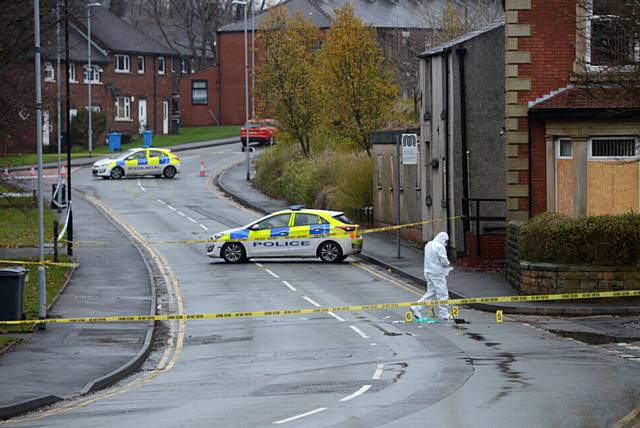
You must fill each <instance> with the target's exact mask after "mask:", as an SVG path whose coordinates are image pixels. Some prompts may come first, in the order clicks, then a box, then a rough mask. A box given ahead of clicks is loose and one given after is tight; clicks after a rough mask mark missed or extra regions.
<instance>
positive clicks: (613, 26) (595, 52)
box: [587, 0, 640, 66]
mask: <svg viewBox="0 0 640 428" xmlns="http://www.w3.org/2000/svg"><path fill="white" fill-rule="evenodd" d="M587 13H588V17H589V22H588V24H589V25H588V26H587V63H588V64H590V65H592V66H625V65H630V64H634V63H636V62H637V61H638V60H640V37H639V36H638V34H636V32H634V31H633V28H635V27H636V24H634V23H633V20H634V19H637V18H634V17H635V16H636V15H635V13H634V10H633V6H632V5H631V3H630V2H625V1H620V0H590V4H589V5H588V10H587Z"/></svg>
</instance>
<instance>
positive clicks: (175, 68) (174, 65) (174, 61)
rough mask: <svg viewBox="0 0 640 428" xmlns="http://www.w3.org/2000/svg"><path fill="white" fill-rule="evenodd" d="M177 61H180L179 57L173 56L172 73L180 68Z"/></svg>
mask: <svg viewBox="0 0 640 428" xmlns="http://www.w3.org/2000/svg"><path fill="white" fill-rule="evenodd" d="M177 61H178V59H177V58H176V57H175V56H173V57H171V72H172V73H175V72H176V70H177V69H178V68H177V67H176V62H177Z"/></svg>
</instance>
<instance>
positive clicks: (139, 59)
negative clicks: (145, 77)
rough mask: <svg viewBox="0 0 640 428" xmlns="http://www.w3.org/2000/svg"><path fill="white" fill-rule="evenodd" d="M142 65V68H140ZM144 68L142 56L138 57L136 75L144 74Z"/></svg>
mask: <svg viewBox="0 0 640 428" xmlns="http://www.w3.org/2000/svg"><path fill="white" fill-rule="evenodd" d="M140 65H142V68H140ZM145 68H146V64H145V58H144V55H138V74H144V72H145Z"/></svg>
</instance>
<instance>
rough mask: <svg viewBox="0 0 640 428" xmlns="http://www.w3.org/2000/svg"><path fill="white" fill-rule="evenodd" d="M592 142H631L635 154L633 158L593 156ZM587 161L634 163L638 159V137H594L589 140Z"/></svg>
mask: <svg viewBox="0 0 640 428" xmlns="http://www.w3.org/2000/svg"><path fill="white" fill-rule="evenodd" d="M594 140H633V141H634V142H635V144H634V151H635V154H634V155H633V156H593V141H594ZM588 159H589V160H592V161H634V160H637V159H640V139H638V137H633V136H628V135H620V136H603V137H601V136H595V137H591V138H589V155H588Z"/></svg>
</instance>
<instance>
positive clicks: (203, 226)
mask: <svg viewBox="0 0 640 428" xmlns="http://www.w3.org/2000/svg"><path fill="white" fill-rule="evenodd" d="M198 226H200V227H201V228H202V229H204V230H209V228H208V227H207V226H205V225H204V224H199V225H198Z"/></svg>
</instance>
